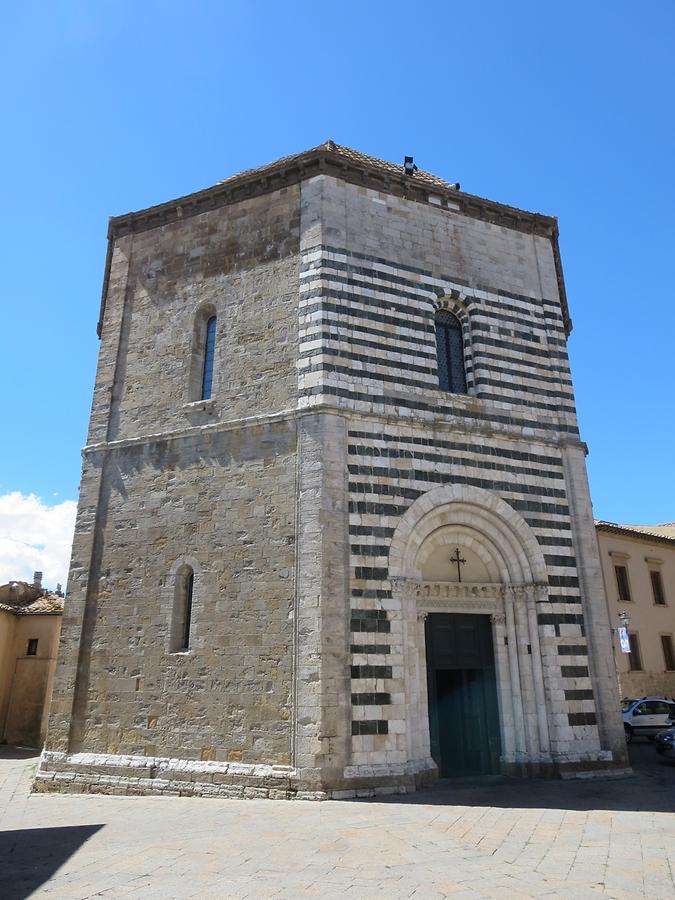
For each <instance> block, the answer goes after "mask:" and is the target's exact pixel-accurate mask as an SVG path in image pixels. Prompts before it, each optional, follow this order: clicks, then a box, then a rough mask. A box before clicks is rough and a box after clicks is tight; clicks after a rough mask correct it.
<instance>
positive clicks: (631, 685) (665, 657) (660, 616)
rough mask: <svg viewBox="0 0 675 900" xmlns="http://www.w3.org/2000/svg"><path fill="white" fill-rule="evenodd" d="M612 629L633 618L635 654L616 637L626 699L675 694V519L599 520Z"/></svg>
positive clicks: (629, 628) (618, 663)
mask: <svg viewBox="0 0 675 900" xmlns="http://www.w3.org/2000/svg"><path fill="white" fill-rule="evenodd" d="M595 528H596V531H597V533H598V543H599V545H600V557H601V559H602V571H603V574H604V577H605V586H606V589H607V603H608V605H609V615H610V619H611V623H612V628H614V629H616V628H618V627H619V626H620V625H621V624H622V622H621V619H620V618H619V614H620V613H623V612H625V613H627V614H628V617H629V624H628V633H629V636H630V647H631V652H630V653H621V651H620V648H619V642H618V640H616V638H615V640H614V653H615V657H616V666H617V672H618V676H619V685H620V686H619V692H620V696H621V697H622V698H624V697H644V696H647V695H652V696H664V695H665V696H667V697H675V522H670V523H668V524H665V525H617V524H616V523H615V522H602V521H600V522H596V523H595Z"/></svg>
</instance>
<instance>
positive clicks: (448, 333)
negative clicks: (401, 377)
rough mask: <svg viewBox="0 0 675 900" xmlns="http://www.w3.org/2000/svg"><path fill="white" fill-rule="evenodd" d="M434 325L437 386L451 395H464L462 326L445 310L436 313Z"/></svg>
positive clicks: (464, 374)
mask: <svg viewBox="0 0 675 900" xmlns="http://www.w3.org/2000/svg"><path fill="white" fill-rule="evenodd" d="M435 324H436V358H437V362H438V386H439V387H440V389H441V390H442V391H449V392H450V393H452V394H466V370H465V368H464V341H463V339H462V324H461V322H460V321H459V319H458V318H457V316H455V315H453V314H452V313H451V312H447V311H446V310H439V312H437V313H436V319H435Z"/></svg>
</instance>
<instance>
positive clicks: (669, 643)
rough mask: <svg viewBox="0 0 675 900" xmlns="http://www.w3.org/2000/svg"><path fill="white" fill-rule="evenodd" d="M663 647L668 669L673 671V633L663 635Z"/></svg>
mask: <svg viewBox="0 0 675 900" xmlns="http://www.w3.org/2000/svg"><path fill="white" fill-rule="evenodd" d="M661 647H662V648H663V659H664V662H665V664H666V671H667V672H672V671H673V670H675V652H673V638H672V635H670V634H662V635H661Z"/></svg>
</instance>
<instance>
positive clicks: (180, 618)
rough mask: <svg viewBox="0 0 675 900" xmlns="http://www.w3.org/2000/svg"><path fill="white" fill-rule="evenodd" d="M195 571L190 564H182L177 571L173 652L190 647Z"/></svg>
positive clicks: (172, 628)
mask: <svg viewBox="0 0 675 900" xmlns="http://www.w3.org/2000/svg"><path fill="white" fill-rule="evenodd" d="M194 584H195V573H194V572H193V570H192V568H191V567H190V566H187V565H186V566H181V568H180V569H179V570H178V571H177V572H176V584H175V589H174V601H173V619H172V622H171V652H172V653H178V652H180V651H181V650H189V649H190V627H191V625H192V599H193V593H194Z"/></svg>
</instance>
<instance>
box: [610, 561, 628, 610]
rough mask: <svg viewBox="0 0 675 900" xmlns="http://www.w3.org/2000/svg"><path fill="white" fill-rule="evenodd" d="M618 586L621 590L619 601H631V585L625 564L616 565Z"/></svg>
mask: <svg viewBox="0 0 675 900" xmlns="http://www.w3.org/2000/svg"><path fill="white" fill-rule="evenodd" d="M614 574H615V575H616V586H617V588H618V590H619V602H620V603H630V602H631V596H630V587H629V585H628V569H627V568H626V567H625V566H614Z"/></svg>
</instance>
